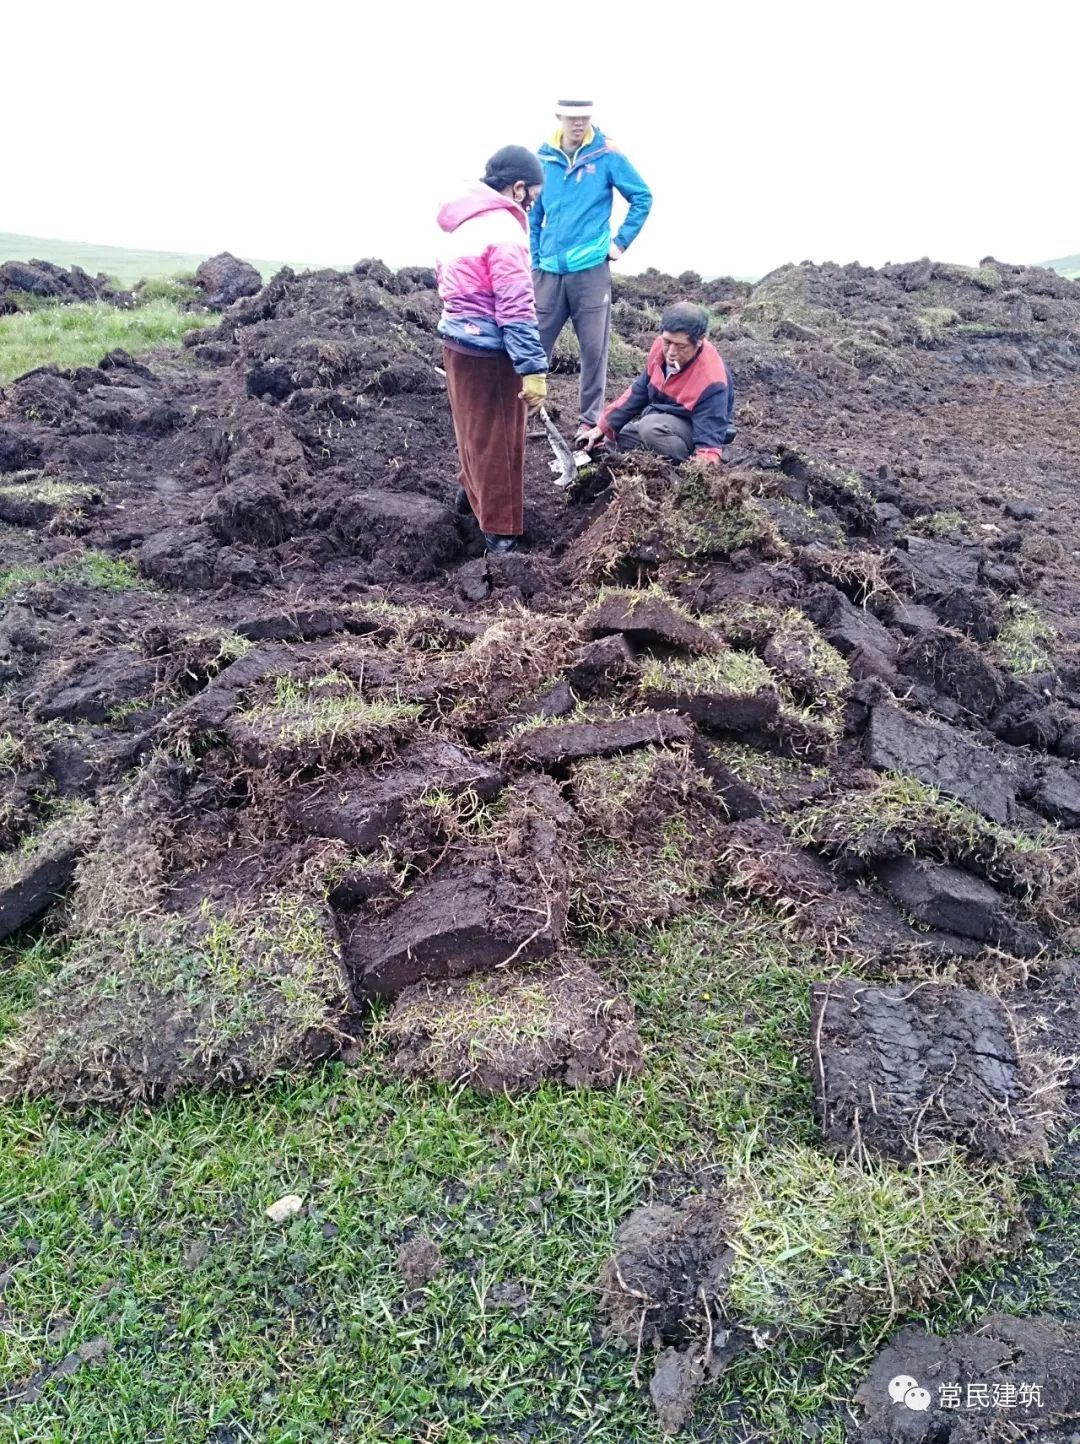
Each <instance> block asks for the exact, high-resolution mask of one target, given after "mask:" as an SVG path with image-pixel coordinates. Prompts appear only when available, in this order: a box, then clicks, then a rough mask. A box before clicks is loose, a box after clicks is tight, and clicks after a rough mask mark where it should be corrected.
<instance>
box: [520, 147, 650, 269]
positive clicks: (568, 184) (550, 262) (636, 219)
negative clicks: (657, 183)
mask: <svg viewBox="0 0 1080 1444" xmlns="http://www.w3.org/2000/svg"><path fill="white" fill-rule="evenodd" d="M538 155H539V156H540V163H541V165H542V166H543V167H544V189H543V192H542V193H541V195H540V198H539V199H538V200H537V201H536V202H535V204H534V205H533V208H532V210H531V211H530V212H529V233H530V238H531V242H532V244H531V251H532V265H533V270H534V271H554V272H555V273H556V274H557V275H560V276H565V275H566V274H567V273H568V272H570V271H587V270H588V269H589V267H590V266H599V265H600V264H601V263H602V262H603V261H606V260H607V256H608V250H609V249H610V247H611V241H612V235H611V200H612V196H611V193H612V191H613V190H616V191H618V192H619V194H620V195H621V196H622V197H623V199H624V200H626V201H628V202H629V203H630V210H629V211H628V212H627V216H626V220H625V221H623V224H622V227H621V229H620V231H619V234H618V235H617V236H616V237H615V238H614V239H615V244H616V245H617V246H618V247H619V249H620V250H623V251H625V250H626V248H627V246H629V244H630V242H631V241H632V240H633V239H634V237H635V236H636V235H637V233H638V231H640V230H641V228H642V226H643V225H644V224H645V219H646V217H647V216H648V214H649V211H650V209H651V208H652V191H650V189H649V187H648V186H647V185H646V184H645V182H644V181H643V180H642V179H641V177H640V176H639V175H638V173H637V171H636V170H635V169H634V167H633V166H632V165H631V164H630V162H629V161H628V160H627V159H626V157H625V156H624V155H622V154H621V152H620V151H619V150H618V149H617V147H616V146H615V145H614V144H613V142H611V141H610V140H608V139H607V137H606V136H605V135H604V134H603V133H602V132H601V131H599V130H596V129H595V128H591V129H590V130H589V131H588V133H587V134H586V136H585V140H584V142H583V143H582V145H581V148H580V149H579V150H578V152H577V154H576V155H575V156H574V159H573V162H572V163H571V161H570V160H569V158H568V157H567V156H566V155H564V154H563V152H562V151H561V150H560V149H559V137H558V136H555V137H554V139H553V141H551V142H545V144H544V145H542V146H541V147H540V150H539V151H538Z"/></svg>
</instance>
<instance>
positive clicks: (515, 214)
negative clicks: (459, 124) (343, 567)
mask: <svg viewBox="0 0 1080 1444" xmlns="http://www.w3.org/2000/svg"><path fill="white" fill-rule="evenodd" d="M543 180H544V174H543V171H542V169H541V167H540V162H539V161H538V160H537V158H536V156H535V155H534V154H533V153H532V151H530V150H527V149H526V148H525V147H524V146H521V145H508V146H504V147H503V148H502V150H499V151H496V152H495V154H494V155H493V156H492V157H491V159H490V160H489V161H488V163H487V169H486V171H485V174H484V178H483V180H482V181H480V182H479V183H478V184H477V185H475V186H471V187H470V188H469V190H468V191H466V193H465V194H464V195H463V196H459V197H458V199H457V200H453V201H449V202H448V203H447V204H446V205H444V206H442V207H441V209H440V210H439V225H440V226H441V227H442V229H443V231H445V232H446V240H445V242H444V246H443V255H442V256H441V257H440V259H439V261H438V263H437V267H436V273H437V275H438V282H439V295H440V296H441V297H442V302H443V313H442V319H441V320H440V322H439V335H440V336H441V337H442V339H443V357H444V367H445V370H446V389H447V392H448V393H449V396H450V410H451V412H452V413H453V417H454V434H455V436H456V437H457V446H458V456H459V458H460V461H461V472H460V475H459V478H458V480H459V489H458V496H457V502H456V506H457V509H458V511H459V512H462V513H463V514H468V513H469V512H471V513H472V514H473V515H474V516H475V517H476V519H477V521H478V522H479V523H480V529H481V531H482V532H483V534H484V541H485V544H486V545H487V548H488V550H489V551H495V552H506V551H512V550H513V549H514V547H515V546H516V544H517V538H518V537H519V536H520V535H521V533H522V531H523V530H524V507H525V415H526V409H527V408H535V407H539V406H542V405H543V404H544V400H545V398H546V396H547V374H546V373H547V356H546V354H545V352H544V348H543V346H541V344H540V332H539V329H538V327H537V324H536V302H535V300H534V297H533V282H532V270H531V268H530V264H529V223H528V221H527V219H526V212H527V211H528V209H529V207H530V206H531V205H532V204H533V202H534V201H535V199H536V197H537V196H538V195H539V194H540V188H541V186H542V184H543ZM523 403H524V404H523Z"/></svg>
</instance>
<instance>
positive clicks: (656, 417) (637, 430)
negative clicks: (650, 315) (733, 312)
mask: <svg viewBox="0 0 1080 1444" xmlns="http://www.w3.org/2000/svg"><path fill="white" fill-rule="evenodd" d="M660 326H661V330H660V335H659V336H658V337H657V338H656V340H655V341H654V342H653V344H652V349H651V350H650V351H649V360H648V364H647V365H646V367H645V370H644V371H643V372H642V373H641V375H640V376H639V377H638V378H637V380H636V381H635V382H634V383H633V384H632V385H631V386H629V387H628V388H627V390H626V391H624V392H623V394H622V395H621V396H620V397H619V399H618V400H617V401H615V402H613V403H612V405H611V406H609V407H608V408H607V410H606V411H604V413H603V415H602V416H601V417H600V423H599V425H598V426H594V427H593V429H592V430H591V431H590V432H589V433H588V436H587V438H586V445H587V446H588V447H590V448H591V447H594V446H597V445H598V444H599V443H600V441H602V440H603V439H604V438H606V439H607V440H608V441H614V442H615V444H616V445H617V446H618V448H619V450H620V451H655V452H656V453H657V454H658V455H660V456H669V457H670V458H671V459H672V461H686V460H688V459H689V457H691V456H698V457H700V458H701V459H702V460H703V461H710V462H720V461H722V460H723V448H724V446H725V445H726V444H727V443H728V442H729V441H731V440H732V439H733V438H734V436H735V427H734V425H733V424H732V414H733V412H734V409H735V388H734V387H733V385H732V383H731V377H730V375H729V373H728V369H727V367H726V366H725V365H724V361H723V358H722V357H721V355H720V352H719V351H717V349H716V347H715V346H714V345H713V344H712V342H711V341H708V340H706V336H705V333H706V331H707V330H708V326H709V313H708V312H707V311H706V310H705V309H704V307H702V306H694V305H691V304H690V302H688V301H679V302H678V303H677V304H675V305H673V306H669V307H668V308H667V310H666V311H665V312H664V314H663V317H662V318H661V322H660Z"/></svg>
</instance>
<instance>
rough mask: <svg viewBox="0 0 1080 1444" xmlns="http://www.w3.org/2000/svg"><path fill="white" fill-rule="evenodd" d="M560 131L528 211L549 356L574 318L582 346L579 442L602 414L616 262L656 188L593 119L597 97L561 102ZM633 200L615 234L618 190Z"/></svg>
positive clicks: (545, 150) (548, 147) (544, 153)
mask: <svg viewBox="0 0 1080 1444" xmlns="http://www.w3.org/2000/svg"><path fill="white" fill-rule="evenodd" d="M555 118H556V120H557V121H558V129H557V130H556V132H555V134H554V135H553V136H552V138H551V140H550V141H548V142H546V143H545V144H544V145H542V146H541V147H540V150H539V152H538V153H539V156H540V163H541V164H542V166H543V167H544V189H543V191H542V193H541V196H540V199H539V200H538V201H537V202H536V203H535V205H534V206H533V208H532V210H531V211H530V212H529V229H530V235H531V240H532V266H533V284H534V287H535V290H536V319H537V322H538V323H539V326H540V343H541V345H542V346H543V348H544V350H545V351H546V352H547V355H548V358H549V360H550V358H551V353H552V351H553V350H554V347H555V342H556V341H557V340H558V339H559V333H560V332H561V331H562V328H563V327H564V326H565V325H566V322H567V320H569V321H570V323H571V324H572V326H573V328H574V332H575V334H576V335H577V338H578V346H579V348H580V350H581V420H580V423H579V425H578V434H577V437H576V438H575V444H579V443H580V442H581V440H582V438H583V437H584V436H585V435H586V433H588V432H590V431H591V430H592V428H593V427H594V426H595V425H596V424H597V422H598V421H599V419H600V411H601V409H602V407H603V405H604V389H605V386H606V384H607V361H608V345H609V343H610V340H611V264H610V263H611V262H612V261H617V260H618V259H619V257H620V256H621V255H622V254H623V252H624V251H625V250H626V248H627V246H628V245H629V244H630V242H631V241H632V240H633V239H634V237H635V236H636V235H637V233H638V232H639V231H640V230H641V228H642V226H643V225H644V224H645V218H646V216H648V214H649V211H650V209H651V207H652V192H651V191H650V190H649V187H648V186H647V185H646V184H645V182H644V181H643V180H642V179H641V177H640V176H639V175H638V173H637V171H636V170H635V169H634V167H633V166H632V165H631V164H630V162H629V161H628V160H627V159H626V157H625V156H624V155H623V154H622V153H621V152H620V151H619V149H618V147H617V146H616V145H615V143H614V141H611V140H609V139H608V138H607V136H605V135H604V134H603V133H602V132H601V131H599V130H597V128H596V127H595V126H594V125H593V124H592V101H591V100H560V101H558V102H556V108H555ZM613 191H618V192H619V194H620V195H621V196H622V197H623V199H624V200H626V201H628V202H629V205H630V210H629V211H628V212H627V216H626V220H625V221H624V222H623V224H622V227H621V228H620V230H619V233H618V235H616V236H614V237H613V236H612V234H611V204H612V192H613Z"/></svg>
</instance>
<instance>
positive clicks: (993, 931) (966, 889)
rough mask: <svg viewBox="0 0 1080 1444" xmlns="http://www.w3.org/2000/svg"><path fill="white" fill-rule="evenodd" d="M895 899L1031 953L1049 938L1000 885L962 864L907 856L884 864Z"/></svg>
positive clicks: (930, 919)
mask: <svg viewBox="0 0 1080 1444" xmlns="http://www.w3.org/2000/svg"><path fill="white" fill-rule="evenodd" d="M880 875H881V878H882V880H883V882H884V883H885V886H886V887H887V888H888V890H889V893H890V894H891V895H892V897H893V900H894V901H895V902H896V903H898V904H899V905H900V907H902V908H903V909H904V910H905V911H906V912H907V913H909V914H910V915H911V916H912V917H913V918H914V919H915V921H916V922H919V923H925V924H926V925H927V926H928V927H932V928H940V929H941V930H942V931H943V932H948V933H956V934H958V935H959V936H960V937H962V938H974V939H975V940H976V941H977V942H984V943H989V944H991V946H993V947H999V948H1004V949H1005V950H1006V951H1007V952H1011V953H1015V954H1016V956H1017V957H1022V958H1026V957H1031V956H1033V955H1034V954H1035V953H1037V952H1039V950H1040V949H1041V948H1042V947H1044V946H1045V944H1046V942H1047V939H1046V938H1045V937H1043V935H1042V934H1041V933H1040V931H1039V929H1038V928H1037V927H1035V926H1034V925H1033V924H1031V923H1025V922H1021V921H1020V920H1019V919H1017V917H1016V916H1015V914H1014V913H1013V911H1012V908H1011V907H1010V906H1009V904H1008V902H1007V901H1006V899H1005V898H1004V897H1002V895H1001V893H999V892H998V891H997V889H996V888H993V887H991V886H990V884H989V883H988V882H984V881H983V880H982V878H978V877H974V876H973V875H972V874H971V873H970V872H965V871H964V870H963V868H959V867H947V866H945V865H944V864H941V863H935V862H928V861H927V860H926V859H924V858H914V857H902V858H898V859H897V860H896V861H895V862H890V863H887V864H886V865H885V866H884V867H883V868H882V869H881V874H880Z"/></svg>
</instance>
